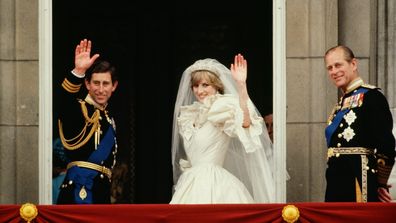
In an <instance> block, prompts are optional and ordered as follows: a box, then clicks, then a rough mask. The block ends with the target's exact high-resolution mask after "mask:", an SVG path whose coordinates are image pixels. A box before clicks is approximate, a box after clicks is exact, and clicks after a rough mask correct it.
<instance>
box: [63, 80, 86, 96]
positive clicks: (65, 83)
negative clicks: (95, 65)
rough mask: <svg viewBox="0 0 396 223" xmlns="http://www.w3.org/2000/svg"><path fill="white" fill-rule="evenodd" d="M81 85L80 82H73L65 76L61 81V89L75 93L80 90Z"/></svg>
mask: <svg viewBox="0 0 396 223" xmlns="http://www.w3.org/2000/svg"><path fill="white" fill-rule="evenodd" d="M81 85H82V84H73V83H72V82H70V81H69V80H68V79H66V78H65V79H64V80H63V82H62V87H63V89H65V90H66V91H67V92H70V93H77V92H78V91H80V88H81Z"/></svg>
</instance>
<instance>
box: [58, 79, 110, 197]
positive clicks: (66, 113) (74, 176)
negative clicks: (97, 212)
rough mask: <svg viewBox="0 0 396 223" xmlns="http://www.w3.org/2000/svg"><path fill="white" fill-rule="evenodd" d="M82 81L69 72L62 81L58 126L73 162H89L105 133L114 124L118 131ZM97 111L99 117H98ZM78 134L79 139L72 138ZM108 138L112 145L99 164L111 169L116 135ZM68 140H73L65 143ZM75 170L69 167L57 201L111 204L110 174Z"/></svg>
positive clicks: (87, 169) (84, 169) (66, 150)
mask: <svg viewBox="0 0 396 223" xmlns="http://www.w3.org/2000/svg"><path fill="white" fill-rule="evenodd" d="M83 82H84V78H79V77H77V76H75V75H73V74H72V73H70V74H69V75H68V76H67V77H66V78H65V79H64V81H63V83H62V93H61V96H60V98H59V100H61V103H60V104H61V109H60V115H59V120H58V125H59V126H58V127H59V132H60V135H61V140H62V144H63V146H64V148H65V154H66V156H67V157H68V159H69V160H70V162H73V161H78V162H80V161H89V159H90V156H91V154H92V153H93V152H94V151H95V150H96V149H97V147H98V142H101V141H102V139H103V138H104V135H105V134H106V132H107V131H109V132H110V130H111V129H110V128H111V127H113V129H114V133H115V125H114V120H113V118H112V117H111V115H110V114H109V112H108V111H107V110H106V108H100V106H98V105H95V102H94V101H93V100H92V98H91V97H90V96H89V95H88V96H87V94H86V91H85V92H84V90H85V86H84V83H83ZM84 107H85V108H86V110H85V109H84ZM84 110H85V111H84ZM95 112H96V113H95ZM84 113H85V114H86V115H85V116H84ZM94 114H96V115H94ZM98 114H99V116H97V115H98ZM87 117H88V119H90V118H92V119H95V120H97V122H96V123H89V122H87ZM87 123H88V124H87ZM92 126H95V129H92V128H93V127H92ZM91 130H92V132H93V133H92V132H91ZM90 133H91V134H90ZM62 136H63V139H62ZM75 137H76V139H74V140H71V139H73V138H75ZM109 138H110V140H107V141H108V144H109V145H112V146H109V148H110V149H109V151H110V152H109V154H108V155H107V156H106V157H105V158H104V159H102V160H100V161H98V162H96V164H97V165H99V166H100V167H105V168H107V169H108V170H110V171H111V169H112V168H113V167H114V165H115V162H116V154H117V144H116V138H115V135H114V136H111V137H107V139H109ZM65 140H70V141H68V142H66V143H65ZM95 141H96V143H95ZM66 144H68V145H66ZM99 144H100V143H99ZM71 145H73V146H71ZM67 147H72V148H67ZM69 164H70V163H69ZM73 169H77V172H76V171H74V172H73V173H71V171H70V170H71V168H69V167H68V170H67V173H66V177H65V180H64V182H63V184H62V185H61V188H60V189H61V191H60V194H59V198H58V204H90V203H93V204H108V203H110V183H111V174H110V175H109V174H104V173H103V172H100V171H96V170H92V169H89V168H84V167H78V166H74V167H73ZM78 171H90V172H89V173H88V175H89V176H93V177H92V178H93V179H91V180H89V179H84V178H86V175H87V174H85V175H84V174H80V172H78ZM77 182H78V183H77Z"/></svg>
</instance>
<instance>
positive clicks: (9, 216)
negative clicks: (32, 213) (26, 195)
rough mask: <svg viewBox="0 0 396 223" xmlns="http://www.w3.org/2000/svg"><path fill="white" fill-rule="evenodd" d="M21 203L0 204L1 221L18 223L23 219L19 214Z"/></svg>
mask: <svg viewBox="0 0 396 223" xmlns="http://www.w3.org/2000/svg"><path fill="white" fill-rule="evenodd" d="M20 208H21V206H20V205H0V222H1V223H3V222H7V223H17V222H20V221H21V218H20V216H19V209H20Z"/></svg>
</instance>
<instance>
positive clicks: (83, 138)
mask: <svg viewBox="0 0 396 223" xmlns="http://www.w3.org/2000/svg"><path fill="white" fill-rule="evenodd" d="M80 104H81V111H82V113H83V115H84V119H85V126H84V128H83V129H82V130H81V132H80V133H79V134H78V135H77V136H76V137H74V138H72V139H66V138H65V135H64V134H63V128H62V122H61V120H60V119H58V127H59V135H60V139H61V141H62V144H63V146H64V147H65V148H66V149H68V150H76V149H78V148H80V147H82V146H83V145H85V144H86V143H87V142H88V140H89V139H90V138H91V137H92V135H93V134H94V133H95V132H96V134H98V133H99V131H100V123H99V119H100V111H99V110H98V109H96V110H95V112H94V113H93V114H92V117H88V110H87V106H86V105H85V101H83V100H80ZM88 128H91V129H90V130H89V133H88V134H87V129H88Z"/></svg>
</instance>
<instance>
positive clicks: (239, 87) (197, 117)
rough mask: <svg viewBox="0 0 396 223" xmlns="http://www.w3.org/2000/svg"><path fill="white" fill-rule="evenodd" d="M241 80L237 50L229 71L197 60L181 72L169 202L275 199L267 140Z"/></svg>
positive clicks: (242, 73)
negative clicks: (172, 185)
mask: <svg viewBox="0 0 396 223" xmlns="http://www.w3.org/2000/svg"><path fill="white" fill-rule="evenodd" d="M246 78H247V62H246V60H245V59H244V58H243V56H242V55H240V54H238V55H236V56H235V59H234V63H233V64H231V70H230V69H228V68H226V67H225V66H224V65H222V64H221V63H219V62H218V61H217V60H214V59H203V60H198V61H196V62H195V63H194V64H193V65H191V66H190V67H188V68H187V69H186V70H185V71H184V73H183V76H182V79H181V81H180V85H179V91H178V95H177V99H176V104H175V111H174V120H173V138H172V163H173V176H174V183H175V186H174V193H173V196H172V200H171V202H170V203H171V204H213V203H267V202H274V201H275V189H274V180H273V176H272V172H273V171H272V165H270V163H272V161H271V159H272V158H271V157H272V144H271V141H270V139H269V137H268V133H267V131H266V129H265V125H264V124H263V119H262V117H261V116H260V115H259V113H258V111H257V109H256V107H255V106H254V104H253V103H252V102H251V100H250V99H249V96H248V92H247V88H246Z"/></svg>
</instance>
